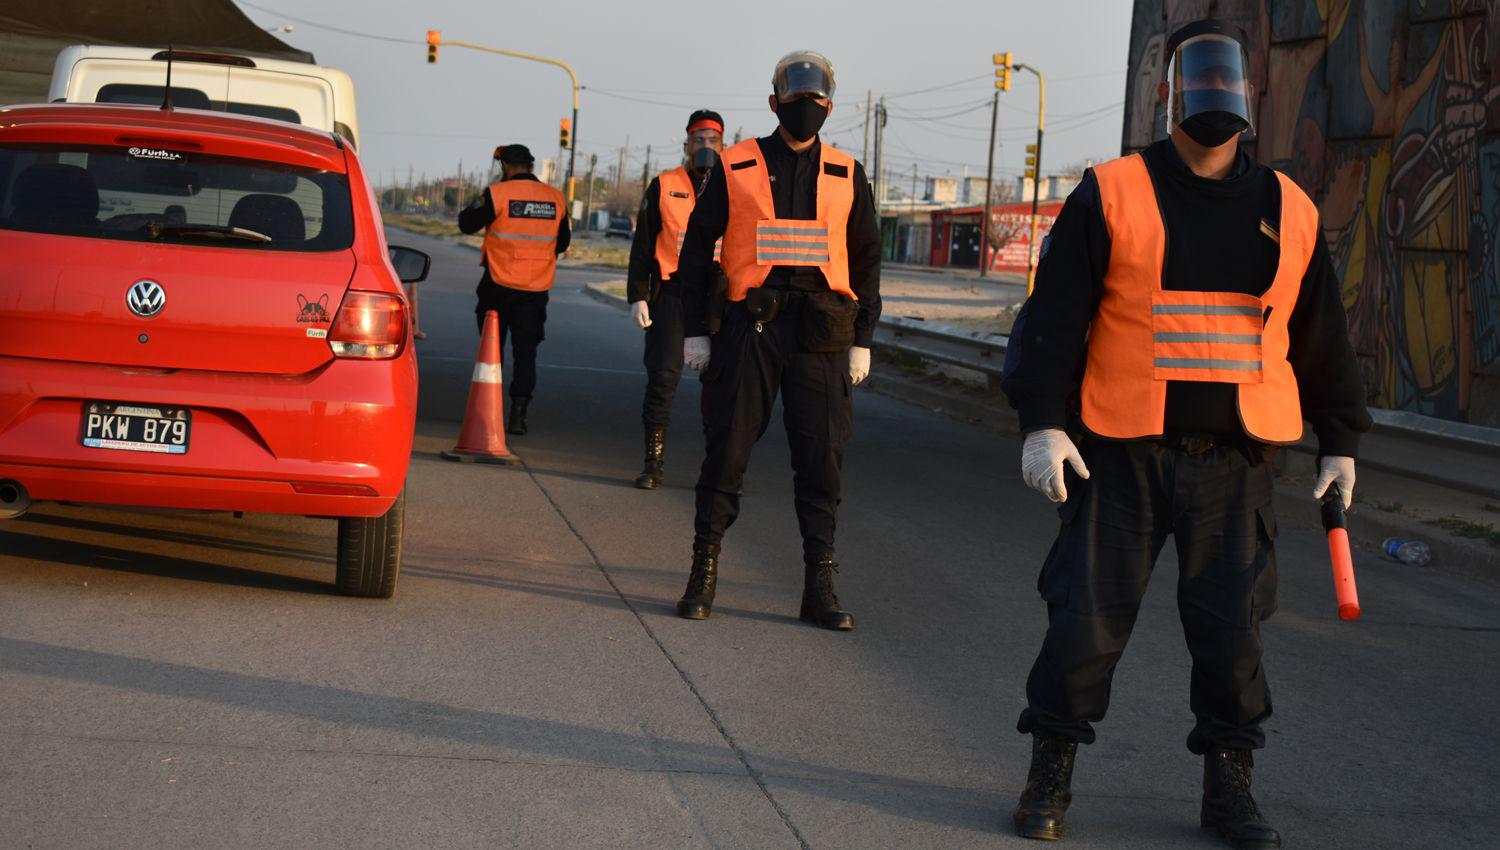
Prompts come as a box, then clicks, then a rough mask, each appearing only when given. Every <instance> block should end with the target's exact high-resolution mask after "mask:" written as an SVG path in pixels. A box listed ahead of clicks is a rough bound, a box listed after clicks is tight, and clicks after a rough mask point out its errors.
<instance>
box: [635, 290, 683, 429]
mask: <svg viewBox="0 0 1500 850" xmlns="http://www.w3.org/2000/svg"><path fill="white" fill-rule="evenodd" d="M650 308H651V327H649V328H646V355H645V357H644V358H643V360H644V362H645V364H646V399H645V401H644V402H642V404H641V424H642V425H644V426H645V427H646V430H648V431H655V430H661V431H665V430H666V429H667V426H668V425H669V424H671V422H672V400H673V399H674V398H676V396H677V384H678V382H679V381H681V380H682V333H683V324H682V297H681V294H680V292H679V290H678V288H677V284H676V283H674V282H672V281H670V280H669V281H663V282H662V284H661V289H660V291H659V292H658V293H657V296H656V298H655V300H653V301H652V302H651V304H650Z"/></svg>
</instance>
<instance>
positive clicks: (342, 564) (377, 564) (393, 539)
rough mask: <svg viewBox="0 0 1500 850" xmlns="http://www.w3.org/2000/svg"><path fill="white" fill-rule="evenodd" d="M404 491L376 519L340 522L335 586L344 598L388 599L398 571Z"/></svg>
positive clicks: (351, 518) (404, 503)
mask: <svg viewBox="0 0 1500 850" xmlns="http://www.w3.org/2000/svg"><path fill="white" fill-rule="evenodd" d="M405 515H406V490H405V489H403V490H402V491H401V493H400V495H398V496H396V502H395V504H393V505H391V508H390V510H388V511H386V512H385V513H383V514H381V515H380V516H377V517H345V518H343V519H340V520H339V557H338V573H337V579H338V587H339V593H342V594H344V595H345V596H364V597H371V598H375V599H389V598H391V597H392V596H394V595H395V593H396V577H397V575H398V574H399V573H400V572H401V536H402V526H403V525H404V519H405Z"/></svg>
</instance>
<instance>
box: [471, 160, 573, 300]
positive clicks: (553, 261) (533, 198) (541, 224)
mask: <svg viewBox="0 0 1500 850" xmlns="http://www.w3.org/2000/svg"><path fill="white" fill-rule="evenodd" d="M489 191H490V202H491V203H493V204H494V206H495V220H494V221H492V222H490V226H489V227H488V228H486V229H485V231H484V246H483V250H484V262H485V267H486V268H488V269H489V271H490V280H493V281H494V282H495V283H497V284H499V285H501V286H506V287H510V288H511V289H524V290H528V291H532V292H540V291H543V290H547V289H551V288H552V282H553V279H554V278H555V277H556V274H557V230H558V227H559V225H560V224H561V222H562V217H563V216H564V215H565V214H566V210H565V206H566V199H564V198H563V194H562V193H561V192H559V191H557V190H556V189H554V188H552V187H551V186H548V185H547V184H545V183H539V182H537V181H535V180H505V181H502V182H500V183H496V184H494V185H493V186H491V187H490V189H489Z"/></svg>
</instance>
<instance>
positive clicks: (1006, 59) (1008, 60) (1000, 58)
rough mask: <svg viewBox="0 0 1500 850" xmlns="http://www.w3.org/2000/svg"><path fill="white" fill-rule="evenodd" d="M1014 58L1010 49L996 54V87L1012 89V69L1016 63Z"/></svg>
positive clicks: (1006, 89)
mask: <svg viewBox="0 0 1500 850" xmlns="http://www.w3.org/2000/svg"><path fill="white" fill-rule="evenodd" d="M1014 58H1015V57H1014V56H1012V55H1011V53H1010V52H1009V51H1006V52H1005V53H996V54H995V88H997V89H999V90H1001V91H1010V69H1011V68H1012V67H1014V66H1015V64H1016V63H1015V61H1014Z"/></svg>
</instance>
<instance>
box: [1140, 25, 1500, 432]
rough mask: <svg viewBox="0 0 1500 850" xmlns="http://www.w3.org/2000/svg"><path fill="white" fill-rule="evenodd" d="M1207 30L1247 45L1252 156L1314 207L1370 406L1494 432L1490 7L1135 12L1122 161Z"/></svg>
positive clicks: (1498, 272)
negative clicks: (1220, 27)
mask: <svg viewBox="0 0 1500 850" xmlns="http://www.w3.org/2000/svg"><path fill="white" fill-rule="evenodd" d="M1207 16H1216V17H1220V18H1226V19H1229V20H1232V21H1234V22H1235V23H1237V24H1239V25H1240V26H1241V27H1242V28H1244V30H1245V31H1246V33H1247V34H1248V36H1249V40H1250V44H1249V47H1250V63H1251V73H1252V76H1253V79H1254V82H1255V86H1256V90H1257V92H1258V95H1259V96H1258V102H1257V116H1256V117H1257V121H1256V126H1257V137H1256V140H1255V142H1254V143H1253V148H1254V151H1255V154H1256V156H1257V158H1258V159H1260V160H1261V161H1262V162H1266V163H1269V164H1271V165H1273V166H1275V167H1276V168H1279V169H1281V170H1282V171H1285V172H1286V173H1287V174H1289V175H1291V176H1292V177H1293V178H1294V179H1295V180H1296V181H1297V182H1298V183H1299V184H1300V185H1301V186H1302V187H1303V189H1305V190H1306V191H1307V192H1308V194H1309V195H1311V196H1312V198H1313V200H1314V201H1316V202H1317V203H1318V205H1319V207H1320V209H1321V210H1322V216H1323V232H1324V235H1325V237H1326V238H1327V240H1328V247H1329V249H1330V251H1331V253H1332V255H1333V258H1334V262H1335V265H1336V266H1337V267H1338V269H1339V272H1340V274H1341V276H1342V279H1343V287H1344V304H1345V306H1346V307H1347V308H1348V310H1349V320H1350V334H1351V336H1352V337H1353V339H1354V343H1355V346H1356V349H1357V350H1358V351H1359V354H1360V356H1361V360H1362V362H1363V363H1364V365H1365V367H1366V370H1367V375H1368V378H1369V382H1370V391H1371V403H1372V404H1375V405H1378V406H1381V407H1388V408H1396V409H1402V410H1411V411H1416V412H1419V413H1425V414H1429V415H1433V416H1440V417H1443V418H1447V419H1456V420H1465V421H1471V422H1476V423H1479V424H1484V425H1492V426H1500V70H1496V69H1495V67H1494V66H1495V65H1496V61H1497V59H1500V0H1366V2H1360V0H1136V2H1135V12H1134V20H1133V25H1132V28H1131V36H1130V73H1129V75H1128V77H1127V85H1126V92H1125V98H1126V106H1125V125H1124V139H1123V144H1122V147H1123V149H1124V150H1125V151H1132V150H1138V149H1140V148H1141V147H1144V146H1146V145H1147V144H1150V143H1151V141H1153V140H1154V139H1156V138H1160V137H1161V135H1162V133H1163V132H1164V127H1163V123H1164V122H1163V118H1162V111H1161V107H1160V104H1158V103H1157V101H1156V89H1157V84H1158V83H1159V82H1160V81H1161V80H1162V77H1163V57H1162V48H1163V45H1164V43H1165V41H1166V37H1167V35H1168V34H1169V33H1170V32H1171V31H1172V30H1173V29H1175V28H1176V27H1177V26H1179V25H1181V24H1183V23H1186V22H1188V21H1191V20H1194V19H1196V18H1200V17H1207Z"/></svg>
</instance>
